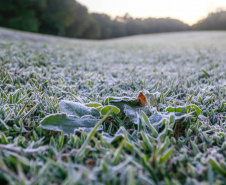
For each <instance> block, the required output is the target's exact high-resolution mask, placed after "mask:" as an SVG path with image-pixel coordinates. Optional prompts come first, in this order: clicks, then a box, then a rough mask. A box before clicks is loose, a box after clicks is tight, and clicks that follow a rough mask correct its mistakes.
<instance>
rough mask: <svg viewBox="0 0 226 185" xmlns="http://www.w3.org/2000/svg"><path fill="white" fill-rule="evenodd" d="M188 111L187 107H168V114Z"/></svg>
mask: <svg viewBox="0 0 226 185" xmlns="http://www.w3.org/2000/svg"><path fill="white" fill-rule="evenodd" d="M185 110H186V107H167V108H166V111H167V112H183V111H185Z"/></svg>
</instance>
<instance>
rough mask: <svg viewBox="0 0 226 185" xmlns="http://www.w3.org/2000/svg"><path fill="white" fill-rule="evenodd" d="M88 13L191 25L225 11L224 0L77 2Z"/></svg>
mask: <svg viewBox="0 0 226 185" xmlns="http://www.w3.org/2000/svg"><path fill="white" fill-rule="evenodd" d="M77 1H78V2H79V3H81V4H82V5H84V6H86V7H87V8H88V10H89V12H97V13H105V14H108V15H110V16H111V17H115V16H123V15H125V13H129V14H130V15H131V16H132V17H139V18H145V17H156V18H158V17H171V18H176V19H179V20H182V21H184V22H185V23H188V24H190V25H191V24H193V23H195V22H197V21H198V20H200V19H202V18H204V17H206V16H207V15H208V13H209V12H213V11H215V10H216V9H217V8H220V7H224V9H226V0H77Z"/></svg>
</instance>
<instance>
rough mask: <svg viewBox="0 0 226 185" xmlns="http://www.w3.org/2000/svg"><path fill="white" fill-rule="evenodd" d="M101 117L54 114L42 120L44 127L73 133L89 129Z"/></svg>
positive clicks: (67, 133)
mask: <svg viewBox="0 0 226 185" xmlns="http://www.w3.org/2000/svg"><path fill="white" fill-rule="evenodd" d="M98 121H99V119H96V118H94V117H91V116H90V117H85V118H83V117H82V118H76V117H73V116H68V115H66V114H52V115H49V116H46V117H45V118H44V119H43V120H42V121H41V126H42V128H44V129H46V130H52V131H60V132H62V131H63V132H64V134H65V135H70V134H73V133H74V131H75V130H85V131H89V130H90V128H92V127H94V126H95V125H96V123H97V122H98Z"/></svg>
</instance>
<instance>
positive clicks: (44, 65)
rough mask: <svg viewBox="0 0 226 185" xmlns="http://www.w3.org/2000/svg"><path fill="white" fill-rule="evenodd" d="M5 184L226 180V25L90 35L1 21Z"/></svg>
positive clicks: (1, 173)
mask: <svg viewBox="0 0 226 185" xmlns="http://www.w3.org/2000/svg"><path fill="white" fill-rule="evenodd" d="M141 91H143V93H144V94H145V95H146V97H147V105H144V104H142V103H139V102H136V101H137V100H136V97H137V96H138V94H139V92H141ZM108 97H112V98H109V99H107V101H105V99H106V98H108ZM115 97H117V98H116V99H114V98H115ZM125 97H127V99H125ZM62 100H67V101H72V102H78V104H76V105H79V106H77V107H76V106H75V104H73V105H72V106H74V107H73V108H71V107H70V110H69V107H67V106H69V105H67V106H65V107H63V105H62V102H61V104H60V105H59V103H60V101H62ZM90 102H96V104H98V106H99V107H96V108H89V107H88V106H94V105H93V104H92V105H91V104H89V105H87V104H88V103H90ZM134 102H135V103H134ZM109 105H111V106H109ZM70 106H71V105H70ZM95 106H96V105H95ZM109 107H111V108H109ZM104 108H105V109H107V108H109V109H110V110H111V111H112V112H113V113H112V112H111V113H110V115H108V116H105V113H104V110H103V109H104ZM91 109H92V111H96V113H97V114H95V115H94V114H93V113H90V114H89V113H88V112H90V110H91ZM113 109H114V110H113ZM119 110H120V112H119V113H118V112H117V111H119ZM73 111H74V116H69V114H70V115H71V112H73ZM62 112H64V113H66V114H62ZM84 112H85V113H84ZM51 114H54V115H57V116H58V117H51ZM62 115H65V116H66V118H63V117H62ZM46 116H50V117H49V118H52V120H50V119H44V118H46ZM104 116H105V117H104ZM103 117H104V119H103ZM69 119H70V121H71V120H73V121H71V122H73V124H74V125H73V124H71V122H70V126H68V127H67V128H65V125H66V124H67V123H68V124H69V121H68V120H69ZM87 119H90V120H92V121H94V122H95V120H96V122H95V124H101V125H102V126H101V127H99V128H98V129H97V130H98V131H96V130H94V125H95V124H94V125H93V126H89V127H90V128H89V129H88V131H87V130H86V129H83V128H81V126H78V125H79V123H80V121H84V120H85V122H84V123H85V124H86V123H87V124H88V122H86V121H87ZM60 120H62V121H60ZM100 120H102V121H103V123H102V122H100ZM53 122H54V123H53ZM89 123H91V122H89ZM53 124H55V126H53ZM87 127H88V126H87ZM56 130H57V131H56ZM60 130H62V131H64V132H60ZM84 130H85V131H84ZM74 131H75V132H74ZM86 131H87V132H86ZM67 133H74V134H71V135H70V136H69V137H68V136H67V135H64V134H67ZM91 133H92V134H93V135H92V134H91ZM0 182H1V184H4V183H9V184H65V185H66V184H109V185H113V184H159V185H162V184H200V183H201V184H222V185H223V184H225V183H226V32H223V31H203V32H181V33H162V34H151V35H139V36H132V37H125V38H120V39H110V40H103V41H87V40H77V39H66V38H60V37H54V36H47V35H38V34H32V33H25V32H16V31H13V30H8V29H3V28H0Z"/></svg>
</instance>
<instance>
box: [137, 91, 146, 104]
mask: <svg viewBox="0 0 226 185" xmlns="http://www.w3.org/2000/svg"><path fill="white" fill-rule="evenodd" d="M137 102H139V103H141V105H143V106H146V105H147V104H148V101H147V98H146V96H145V95H144V92H143V91H141V92H140V93H139V95H138V96H137Z"/></svg>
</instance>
